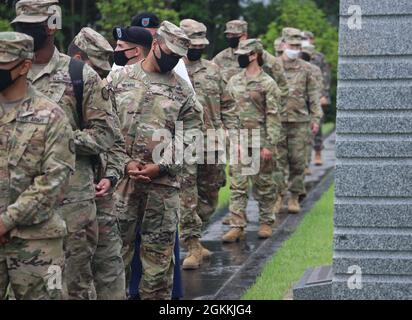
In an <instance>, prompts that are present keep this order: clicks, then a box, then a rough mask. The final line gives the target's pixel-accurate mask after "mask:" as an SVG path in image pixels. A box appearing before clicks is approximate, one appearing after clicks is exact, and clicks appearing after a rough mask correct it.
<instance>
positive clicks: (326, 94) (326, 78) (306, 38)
mask: <svg viewBox="0 0 412 320" xmlns="http://www.w3.org/2000/svg"><path fill="white" fill-rule="evenodd" d="M302 40H303V42H302V44H303V46H306V45H307V44H311V45H312V46H314V48H315V49H316V41H315V36H314V35H313V33H312V32H310V31H304V32H302ZM310 63H312V64H314V65H316V66H318V67H319V68H320V70H321V72H322V76H323V86H322V87H323V88H322V93H321V98H320V104H321V106H322V109H323V111H324V113H326V110H327V108H328V107H329V106H330V105H331V101H330V100H331V99H330V86H331V77H332V74H331V68H330V65H329V64H328V63H327V62H326V60H325V55H324V54H323V53H321V52H317V51H316V50H315V52H314V53H313V54H312V56H311V59H310ZM324 120H325V119H324V117H323V118H322V122H321V126H320V127H319V131H318V133H317V134H316V136H315V143H314V149H315V165H317V166H321V165H323V159H322V150H323V148H324V146H323V136H322V123H323V121H324Z"/></svg>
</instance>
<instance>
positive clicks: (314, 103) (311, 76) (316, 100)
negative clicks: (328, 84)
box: [306, 70, 323, 124]
mask: <svg viewBox="0 0 412 320" xmlns="http://www.w3.org/2000/svg"><path fill="white" fill-rule="evenodd" d="M307 72H308V75H307V79H306V81H307V83H306V87H307V92H308V103H309V110H310V116H311V122H312V123H317V124H320V120H321V119H322V117H323V111H322V108H321V106H320V94H321V92H320V88H319V85H318V81H317V80H316V75H315V73H314V72H313V71H311V70H308V71H307Z"/></svg>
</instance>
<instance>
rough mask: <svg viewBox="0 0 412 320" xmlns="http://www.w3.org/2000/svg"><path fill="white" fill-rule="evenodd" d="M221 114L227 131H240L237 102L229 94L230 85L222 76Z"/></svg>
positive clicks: (220, 82)
mask: <svg viewBox="0 0 412 320" xmlns="http://www.w3.org/2000/svg"><path fill="white" fill-rule="evenodd" d="M219 86H220V110H221V111H220V112H221V118H222V122H223V125H224V127H225V129H227V130H230V129H238V128H239V115H238V114H237V108H236V102H235V100H234V99H233V97H232V96H231V95H230V94H229V92H228V90H227V89H228V85H226V83H225V82H224V80H223V77H222V76H220V81H219Z"/></svg>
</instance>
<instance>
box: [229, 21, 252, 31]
mask: <svg viewBox="0 0 412 320" xmlns="http://www.w3.org/2000/svg"><path fill="white" fill-rule="evenodd" d="M247 26H248V24H247V22H246V21H243V20H232V21H229V22H228V23H226V31H225V33H234V34H241V33H247Z"/></svg>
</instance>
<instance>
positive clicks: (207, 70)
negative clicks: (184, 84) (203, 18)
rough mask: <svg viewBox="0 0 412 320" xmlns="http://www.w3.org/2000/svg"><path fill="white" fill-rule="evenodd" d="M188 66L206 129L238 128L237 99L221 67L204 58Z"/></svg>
mask: <svg viewBox="0 0 412 320" xmlns="http://www.w3.org/2000/svg"><path fill="white" fill-rule="evenodd" d="M186 67H187V71H188V73H189V77H190V80H191V81H192V83H193V86H194V89H195V92H196V98H197V99H198V101H199V102H200V104H201V105H202V106H203V114H204V117H203V118H204V123H205V130H209V129H215V130H219V129H236V128H238V126H239V120H238V118H237V114H236V105H235V101H234V100H233V99H232V98H231V96H230V95H229V94H228V92H227V91H226V83H225V82H224V81H223V78H222V76H221V74H220V71H219V67H218V66H217V65H216V64H214V63H213V62H211V61H208V60H204V59H201V60H199V61H196V62H195V63H191V64H187V65H186ZM223 148H224V147H223ZM219 150H224V149H219Z"/></svg>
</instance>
